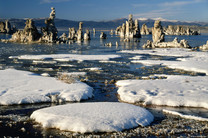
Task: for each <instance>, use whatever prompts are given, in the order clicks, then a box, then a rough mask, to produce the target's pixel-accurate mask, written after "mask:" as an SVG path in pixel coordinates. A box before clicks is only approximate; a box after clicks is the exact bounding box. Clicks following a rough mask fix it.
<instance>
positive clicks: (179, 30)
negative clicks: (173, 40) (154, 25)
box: [164, 25, 200, 35]
mask: <svg viewBox="0 0 208 138" xmlns="http://www.w3.org/2000/svg"><path fill="white" fill-rule="evenodd" d="M164 33H165V35H200V33H199V32H198V31H192V30H191V29H190V28H189V27H186V28H185V27H183V26H180V25H177V26H173V25H169V26H168V28H167V29H164Z"/></svg>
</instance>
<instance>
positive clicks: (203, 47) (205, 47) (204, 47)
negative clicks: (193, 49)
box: [199, 40, 208, 50]
mask: <svg viewBox="0 0 208 138" xmlns="http://www.w3.org/2000/svg"><path fill="white" fill-rule="evenodd" d="M199 49H200V50H208V40H207V43H206V44H204V45H202V46H199Z"/></svg>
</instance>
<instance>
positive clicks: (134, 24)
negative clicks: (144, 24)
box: [115, 14, 141, 38]
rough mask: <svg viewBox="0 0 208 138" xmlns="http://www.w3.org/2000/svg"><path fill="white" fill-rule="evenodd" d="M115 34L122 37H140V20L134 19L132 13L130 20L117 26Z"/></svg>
mask: <svg viewBox="0 0 208 138" xmlns="http://www.w3.org/2000/svg"><path fill="white" fill-rule="evenodd" d="M115 34H117V35H120V37H121V38H134V37H135V38H140V37H141V34H140V28H139V22H138V20H135V21H133V16H132V14H130V15H129V19H128V21H126V23H123V24H122V26H119V27H117V28H116V31H115Z"/></svg>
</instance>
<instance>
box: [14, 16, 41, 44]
mask: <svg viewBox="0 0 208 138" xmlns="http://www.w3.org/2000/svg"><path fill="white" fill-rule="evenodd" d="M40 35H41V34H40V33H39V32H38V30H37V28H36V26H35V24H34V21H33V20H32V19H27V20H26V23H25V28H24V30H18V31H17V32H16V33H14V34H13V35H12V38H11V41H13V42H21V43H27V42H33V41H37V40H39V38H40Z"/></svg>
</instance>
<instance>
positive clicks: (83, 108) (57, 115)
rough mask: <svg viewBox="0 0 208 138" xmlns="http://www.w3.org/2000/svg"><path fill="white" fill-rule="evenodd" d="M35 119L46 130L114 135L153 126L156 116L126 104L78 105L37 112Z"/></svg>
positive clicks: (61, 106) (33, 114) (100, 103)
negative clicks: (117, 132) (115, 132)
mask: <svg viewBox="0 0 208 138" xmlns="http://www.w3.org/2000/svg"><path fill="white" fill-rule="evenodd" d="M31 118H32V119H35V120H36V121H37V122H39V123H41V124H42V125H43V127H46V128H58V129H61V130H67V131H73V132H81V133H86V132H113V131H121V130H123V129H130V128H133V127H137V126H138V125H141V126H146V125H149V124H150V123H151V122H152V121H153V119H154V117H153V115H152V114H151V113H150V112H149V111H147V110H146V109H144V108H141V107H139V106H135V105H130V104H126V103H108V102H99V103H74V104H66V105H60V106H55V107H49V108H44V109H40V110H37V111H34V112H33V113H32V115H31Z"/></svg>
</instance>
